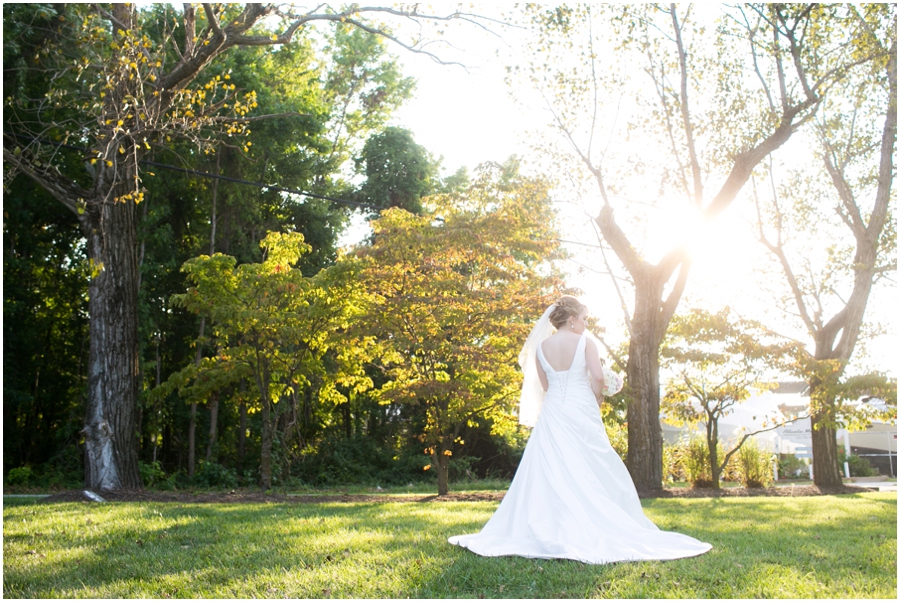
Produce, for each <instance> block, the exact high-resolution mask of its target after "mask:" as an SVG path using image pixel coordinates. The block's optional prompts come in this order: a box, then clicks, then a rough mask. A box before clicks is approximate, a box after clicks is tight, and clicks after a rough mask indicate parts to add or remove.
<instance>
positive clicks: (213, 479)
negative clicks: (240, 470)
mask: <svg viewBox="0 0 900 602" xmlns="http://www.w3.org/2000/svg"><path fill="white" fill-rule="evenodd" d="M194 484H195V485H198V486H200V487H213V488H220V489H234V488H235V487H237V486H238V476H237V471H236V470H234V469H231V468H226V467H224V466H222V465H221V464H216V463H215V462H200V470H198V471H197V472H196V473H195V474H194Z"/></svg>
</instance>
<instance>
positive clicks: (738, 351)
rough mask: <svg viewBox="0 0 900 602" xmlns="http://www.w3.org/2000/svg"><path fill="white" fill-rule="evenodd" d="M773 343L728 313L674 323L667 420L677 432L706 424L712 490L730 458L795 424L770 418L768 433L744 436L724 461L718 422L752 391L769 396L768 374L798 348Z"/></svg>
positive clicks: (666, 362)
mask: <svg viewBox="0 0 900 602" xmlns="http://www.w3.org/2000/svg"><path fill="white" fill-rule="evenodd" d="M766 339H771V336H770V335H768V334H767V332H766V331H765V329H763V328H762V326H760V325H759V324H758V323H756V322H752V321H748V320H738V319H735V318H734V317H733V316H732V315H731V310H730V309H729V308H727V307H726V308H725V309H724V310H722V311H720V312H719V313H716V314H711V313H709V312H706V311H704V310H699V309H695V310H693V311H691V312H690V313H688V314H683V315H676V316H674V317H673V318H672V323H671V326H670V327H669V333H668V335H667V337H666V341H665V343H664V346H663V348H662V350H661V356H662V358H663V366H665V367H668V368H671V369H673V370H674V371H675V376H674V377H673V378H672V379H671V380H670V381H669V383H668V385H667V386H666V392H665V395H664V396H663V400H662V408H663V411H664V412H665V418H664V419H663V420H665V421H666V422H668V423H669V424H673V425H676V426H683V425H691V426H693V425H696V424H699V423H702V424H703V425H704V427H705V430H706V445H707V449H708V457H709V465H710V469H711V477H712V479H711V480H712V487H713V488H715V489H718V488H719V478H720V476H721V474H722V471H723V470H724V468H725V466H726V465H727V464H728V461H729V460H730V459H731V457H732V456H733V455H734V454H736V453H737V452H738V451H739V450H740V449H741V446H742V445H743V444H744V442H745V441H747V439H748V438H750V437H752V436H753V435H757V434H759V433H763V432H766V431H770V430H773V429H776V428H778V427H780V426H783V425H784V424H786V423H787V422H791V421H792V420H781V419H776V418H775V417H770V418H767V419H766V420H765V421H764V422H763V428H760V429H757V430H754V431H750V432H744V433H743V434H742V435H741V437H740V439H738V440H737V442H736V443H735V444H734V445H733V446H732V447H731V449H729V450H728V451H727V452H726V453H724V455H723V456H721V457H720V451H719V450H720V447H719V444H720V437H719V420H720V419H721V418H723V417H725V416H727V415H728V414H730V413H731V412H732V411H734V408H735V407H736V406H737V405H738V404H740V403H741V402H743V401H745V400H746V399H747V398H749V397H750V392H751V390H752V389H757V390H765V389H766V388H768V387H769V386H770V385H766V384H764V383H763V382H762V379H763V377H764V376H765V374H766V372H768V371H771V369H772V368H774V367H776V366H778V365H779V364H782V363H785V362H786V361H788V360H789V359H790V358H791V356H792V354H793V353H794V352H795V351H796V349H795V347H796V346H795V345H794V344H793V343H784V342H781V341H777V340H776V341H772V342H771V343H769V344H766V343H765V342H764V341H766Z"/></svg>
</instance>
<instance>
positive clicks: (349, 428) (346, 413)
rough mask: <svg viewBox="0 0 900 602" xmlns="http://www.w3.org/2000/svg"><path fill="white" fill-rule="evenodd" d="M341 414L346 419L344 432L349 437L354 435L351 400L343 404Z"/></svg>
mask: <svg viewBox="0 0 900 602" xmlns="http://www.w3.org/2000/svg"><path fill="white" fill-rule="evenodd" d="M341 416H342V417H343V419H344V434H345V435H346V436H347V439H350V438H351V437H353V417H352V416H351V415H350V402H349V401H347V402H344V403H342V404H341Z"/></svg>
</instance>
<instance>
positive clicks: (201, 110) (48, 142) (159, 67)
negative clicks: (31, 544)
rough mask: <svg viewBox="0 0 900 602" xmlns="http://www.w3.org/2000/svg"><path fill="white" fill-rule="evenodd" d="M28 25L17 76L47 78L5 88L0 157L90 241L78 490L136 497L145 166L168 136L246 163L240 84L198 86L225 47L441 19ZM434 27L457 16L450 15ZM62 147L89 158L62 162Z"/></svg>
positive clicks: (74, 7)
mask: <svg viewBox="0 0 900 602" xmlns="http://www.w3.org/2000/svg"><path fill="white" fill-rule="evenodd" d="M54 13H55V14H54ZM5 14H6V12H5ZM36 14H40V15H41V16H42V18H43V22H42V29H41V32H40V35H39V36H38V37H39V38H40V41H39V43H38V45H37V48H36V51H35V52H34V54H31V53H29V55H28V56H27V57H24V56H23V57H22V59H21V62H20V65H21V66H20V68H21V70H23V72H24V70H32V71H37V72H40V73H42V74H46V75H47V77H45V78H44V79H43V82H44V85H43V89H42V90H40V93H35V90H33V89H31V88H29V87H27V86H24V85H23V86H16V87H14V88H12V89H10V90H6V89H5V90H4V93H5V96H6V97H7V105H6V107H5V111H4V113H5V115H8V117H7V120H6V121H5V122H4V139H3V157H4V161H5V163H6V164H7V165H8V166H9V167H10V168H12V169H13V170H14V171H16V172H21V173H23V174H25V175H26V176H28V177H30V178H32V179H33V180H34V181H36V182H37V183H38V184H40V185H41V186H42V187H44V188H45V189H46V190H47V191H48V192H49V193H50V194H51V195H53V197H54V198H56V199H57V200H58V201H59V202H60V203H62V204H63V206H65V207H66V208H67V209H69V210H70V211H71V212H72V213H73V214H75V215H76V216H77V217H78V220H79V223H80V225H81V228H82V231H83V233H84V236H85V237H86V239H87V251H88V255H89V257H90V261H91V262H92V265H93V268H94V272H95V276H94V277H93V278H92V279H91V282H90V285H89V297H90V338H91V343H90V353H89V360H88V396H87V407H86V415H85V426H84V430H83V433H84V438H85V452H86V462H87V469H86V485H87V486H89V487H93V488H98V489H120V488H131V487H140V485H141V483H140V478H139V475H138V466H137V445H136V426H137V425H136V417H137V408H138V403H137V402H138V396H139V387H140V378H139V343H138V312H137V307H138V288H139V287H138V283H139V270H138V266H139V262H140V257H139V244H138V234H137V231H138V218H139V214H140V210H139V208H138V204H139V203H140V202H141V201H142V200H144V195H145V189H144V186H143V184H142V180H143V178H144V177H145V176H146V173H145V170H144V168H143V167H142V160H143V159H144V157H145V156H146V155H147V153H148V152H150V151H151V150H153V149H154V148H166V147H167V146H169V145H170V144H172V141H173V140H175V139H178V138H182V139H186V140H189V141H190V142H191V143H192V144H193V145H194V148H195V151H194V152H201V153H202V152H204V151H210V152H212V150H213V145H214V144H215V143H216V142H218V141H220V140H227V141H228V143H229V144H230V145H231V146H233V147H235V148H238V149H243V151H244V152H249V150H250V149H249V147H248V146H246V145H244V144H243V142H244V140H245V139H244V136H246V134H247V131H248V130H249V125H250V123H251V122H252V121H253V120H254V118H253V117H250V116H248V113H249V112H250V111H251V110H253V109H254V108H256V106H257V104H258V103H257V101H256V98H255V92H254V91H252V90H239V89H238V88H237V86H238V85H239V84H240V82H238V83H237V84H236V83H234V82H232V81H229V78H228V77H225V76H219V77H209V78H205V79H203V80H202V81H201V79H200V77H201V74H202V73H203V72H204V71H205V70H206V69H207V68H208V67H209V66H211V65H214V64H216V62H217V61H219V60H221V59H220V57H222V56H223V54H225V53H227V52H228V51H229V50H230V49H232V48H236V47H240V46H265V45H278V44H287V43H290V42H291V41H292V39H293V38H294V37H295V36H297V35H302V34H301V33H300V32H302V31H304V30H305V29H306V28H308V27H309V25H310V24H311V23H314V22H331V23H344V24H348V25H351V26H354V27H358V28H361V29H364V30H366V31H369V32H373V33H377V34H379V35H383V36H386V37H389V38H390V39H392V40H395V41H399V40H398V38H397V37H396V36H394V35H392V34H391V33H390V32H389V31H388V29H386V27H385V26H384V25H380V24H377V23H373V22H369V21H366V20H365V19H366V17H367V16H384V17H398V18H404V17H406V18H412V19H436V18H438V17H430V16H427V15H421V14H419V13H418V12H417V9H416V7H413V8H411V9H409V10H403V9H393V8H377V7H376V8H360V7H357V6H351V7H349V8H347V9H345V10H332V9H331V8H329V7H328V6H327V5H319V6H317V7H316V8H314V9H312V10H304V9H301V8H298V7H289V8H284V7H282V6H281V5H271V4H246V5H239V4H225V5H223V4H216V5H213V4H203V5H202V7H201V8H200V9H199V10H198V9H197V8H195V6H194V5H190V4H186V5H184V8H183V9H182V10H181V11H176V10H174V9H172V8H169V7H166V8H164V9H163V10H162V13H161V14H160V13H159V12H158V11H156V10H148V11H139V10H138V8H137V6H136V5H134V4H113V5H107V6H104V5H99V4H90V5H87V4H71V5H54V7H53V8H48V7H46V6H39V7H36V8H35V9H34V12H32V13H29V9H27V8H25V9H21V11H20V12H19V15H18V16H21V17H22V18H24V19H26V20H27V19H30V18H32V17H33V16H34V15H36ZM440 18H441V19H459V18H467V17H466V15H464V14H461V13H458V12H457V13H453V14H451V15H448V16H446V17H440ZM32 22H33V21H32ZM6 27H7V24H6V22H4V29H6ZM4 41H5V42H6V40H4ZM401 43H402V42H401ZM403 45H404V46H405V47H407V48H409V49H410V50H414V51H418V52H426V51H424V50H423V49H422V48H421V46H417V45H415V44H403ZM59 143H62V144H66V145H69V146H71V147H77V148H83V149H86V150H78V151H75V152H72V151H64V150H62V147H60V146H59V145H58V144H59ZM8 175H9V173H7V176H8Z"/></svg>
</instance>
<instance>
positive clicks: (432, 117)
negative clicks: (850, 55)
mask: <svg viewBox="0 0 900 602" xmlns="http://www.w3.org/2000/svg"><path fill="white" fill-rule="evenodd" d="M504 38H505V41H504V40H499V39H498V38H496V37H493V36H490V35H489V34H485V33H483V32H479V31H476V30H474V29H469V30H468V33H467V34H466V35H465V36H464V37H460V36H459V35H457V36H456V37H455V43H456V45H457V46H458V47H459V48H461V49H463V50H464V52H462V51H444V52H440V51H439V52H440V54H441V56H450V57H452V58H453V59H456V60H460V61H461V62H464V63H465V64H466V65H467V66H468V71H467V70H465V69H462V68H461V67H458V66H442V65H438V64H436V63H435V62H434V61H432V60H431V59H430V58H428V57H425V56H421V55H414V54H411V53H408V52H403V51H402V50H396V51H395V53H396V54H397V55H398V56H399V57H400V59H401V61H402V63H403V65H404V72H405V73H406V74H408V75H411V76H413V77H415V78H416V79H417V80H418V84H417V87H416V93H415V97H414V98H413V99H412V100H411V101H409V102H408V103H407V104H406V105H405V106H404V107H402V108H401V109H400V110H399V111H398V112H397V114H396V117H395V119H394V120H393V121H394V124H395V125H399V126H402V127H405V128H408V129H409V130H411V131H412V132H413V134H414V136H415V139H416V142H417V143H419V144H421V145H422V146H424V147H425V148H426V149H428V150H429V151H430V152H431V153H432V154H434V155H435V156H442V157H443V167H444V174H445V175H449V174H452V173H453V172H455V171H456V170H457V169H458V168H459V167H462V166H466V167H468V168H469V169H470V170H472V169H473V168H474V167H476V166H477V165H478V164H480V163H482V162H484V161H498V162H500V161H503V160H505V159H507V158H508V157H509V156H510V155H513V154H518V155H519V156H522V157H524V158H525V160H526V162H527V160H528V153H529V150H528V147H529V144H530V140H529V138H528V136H529V131H533V130H534V129H535V128H536V127H540V126H542V125H544V124H545V123H546V122H547V121H548V118H549V116H548V114H547V111H546V110H545V109H544V107H543V106H542V105H541V103H540V101H539V99H535V98H534V97H533V96H531V97H530V98H531V99H530V100H528V98H529V96H528V94H527V93H526V92H523V91H517V94H518V96H519V102H516V101H514V100H513V99H512V98H511V95H510V92H509V88H508V86H507V85H506V83H505V82H504V75H505V70H504V67H505V64H508V62H509V61H510V59H511V58H512V57H513V56H514V52H515V50H514V49H513V48H512V45H514V43H515V33H514V32H513V33H509V32H507V33H505V34H504ZM507 44H509V45H507ZM498 52H499V53H500V55H501V56H500V57H498V56H497V53H498ZM523 98H525V99H526V100H525V102H522V99H523ZM524 105H527V106H524ZM742 202H743V205H742ZM558 207H559V210H560V214H561V216H562V223H563V232H562V236H563V238H564V239H567V240H573V241H578V242H582V243H586V244H596V243H597V240H596V237H595V235H594V233H593V228H592V227H591V226H590V222H589V218H588V214H590V215H596V212H597V210H599V207H600V204H599V201H598V202H596V204H594V205H593V206H591V203H590V201H589V202H588V206H587V207H583V208H581V207H578V206H575V205H572V204H570V203H569V204H565V203H560V204H559V205H558ZM585 212H587V214H586V213H585ZM659 218H660V219H659V223H661V224H666V223H667V222H668V221H669V220H670V219H671V216H666V215H660V216H659ZM754 219H755V215H754V214H753V213H752V207H751V206H750V204H749V203H748V202H746V199H744V201H742V200H741V199H738V200H737V201H735V203H734V204H733V205H732V207H731V208H729V209H728V210H727V211H726V212H725V214H723V215H722V216H721V217H720V218H718V219H717V220H716V222H715V223H714V224H713V225H712V226H711V227H708V228H705V229H704V232H703V233H702V234H703V236H702V237H701V236H699V233H695V234H698V236H696V238H697V240H703V241H704V242H703V244H702V246H699V247H698V248H697V249H696V251H697V254H696V255H697V260H696V262H695V265H694V267H693V269H692V272H691V276H690V280H689V282H688V287H687V291H686V294H685V297H684V298H683V299H682V302H681V304H680V306H679V309H680V310H685V309H687V308H688V307H697V306H700V307H705V308H707V309H709V310H712V311H715V310H718V309H720V308H721V307H723V306H724V305H730V306H732V307H733V308H734V309H736V311H738V312H739V313H740V314H741V315H743V316H744V317H747V318H753V319H758V320H760V321H763V322H765V323H767V324H769V325H772V324H773V323H781V324H782V326H779V328H780V329H781V330H782V331H783V330H784V329H787V328H791V326H792V325H793V326H794V328H795V329H796V324H798V323H799V322H798V320H797V319H795V318H793V317H790V316H788V317H785V316H784V314H783V312H781V310H779V309H777V308H776V306H775V303H774V301H773V300H772V298H771V296H770V295H769V294H768V293H766V292H764V291H762V290H760V288H759V286H758V284H757V283H758V280H759V276H758V275H755V274H754V270H755V269H757V270H758V268H759V266H760V262H761V259H762V258H764V257H765V254H766V252H765V250H764V249H763V248H762V246H761V245H760V243H758V242H757V241H756V239H755V238H754V236H753V231H752V230H751V228H750V227H749V226H750V225H751V224H752V223H753V220H754ZM364 229H365V228H364V226H363V225H362V224H361V223H357V224H356V226H355V227H354V228H351V230H350V231H349V232H348V233H347V235H346V236H345V238H344V240H345V242H350V241H352V240H354V239H357V240H358V238H359V237H360V233H361V232H363V231H364ZM567 248H569V250H570V252H571V253H573V255H574V257H573V261H571V262H570V263H569V265H568V268H569V272H570V279H569V284H570V285H571V286H576V287H578V288H581V289H582V290H584V293H585V294H584V296H583V298H584V300H585V301H586V302H587V303H588V305H589V306H590V307H591V310H592V313H593V314H594V315H597V316H599V317H600V319H601V322H602V323H603V324H605V325H606V327H607V331H608V336H607V340H609V341H611V342H613V343H615V342H619V341H621V340H624V339H625V332H624V325H623V321H622V318H621V316H622V311H621V309H620V308H619V302H618V299H617V297H616V295H615V293H614V291H613V289H612V287H611V286H610V279H609V277H608V276H605V275H601V274H597V273H594V272H593V270H594V269H596V268H597V267H598V266H602V260H601V259H600V257H599V255H598V252H597V250H596V249H594V248H591V247H588V246H580V245H567ZM765 278H772V279H777V278H783V277H782V276H781V274H780V273H779V274H777V275H772V276H766V277H765ZM896 301H897V299H896V288H892V289H887V290H886V289H885V288H883V287H882V288H880V289H876V290H875V291H873V297H872V298H871V299H870V304H869V307H870V310H869V314H868V315H869V316H870V318H873V319H877V320H879V321H881V322H883V323H886V325H887V326H888V328H889V331H890V332H895V329H894V314H895V313H896V312H895V311H894V310H893V309H892V308H894V307H896V306H897V304H896ZM795 334H796V335H797V336H798V337H800V338H802V332H795ZM896 342H897V341H896V336H895V335H890V336H881V337H879V338H878V339H876V340H873V341H871V342H870V343H868V344H867V347H868V353H867V358H866V359H865V360H863V361H864V363H865V365H866V366H867V367H868V368H875V369H879V370H883V371H886V372H889V373H891V374H893V375H896V368H897V366H896V364H897V361H896V359H897V354H896V349H897V345H896ZM858 355H861V354H858Z"/></svg>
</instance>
